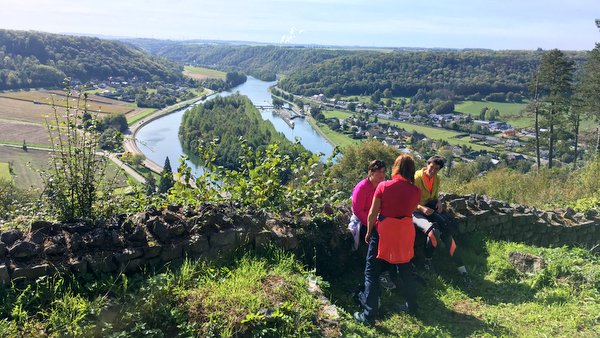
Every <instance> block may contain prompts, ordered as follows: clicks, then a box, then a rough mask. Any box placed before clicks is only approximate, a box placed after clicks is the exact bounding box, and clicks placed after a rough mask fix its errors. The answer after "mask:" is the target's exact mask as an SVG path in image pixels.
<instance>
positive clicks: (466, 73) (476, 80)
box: [278, 50, 584, 97]
mask: <svg viewBox="0 0 600 338" xmlns="http://www.w3.org/2000/svg"><path fill="white" fill-rule="evenodd" d="M542 54H543V52H524V51H479V50H475V51H427V52H406V51H400V52H393V53H364V52H363V53H358V52H357V53H353V54H350V55H344V56H340V57H338V58H335V59H331V60H326V61H324V62H322V63H320V64H318V65H316V66H314V67H310V68H303V69H297V70H294V71H293V72H290V74H288V75H287V76H286V77H284V78H283V79H282V80H281V81H280V83H279V84H278V86H279V87H280V88H282V89H284V90H286V91H289V92H292V93H294V94H299V95H315V94H320V93H323V94H325V95H326V96H330V97H332V96H334V95H335V94H340V95H371V94H373V93H375V92H376V91H378V90H379V91H380V92H383V91H384V90H386V89H388V90H390V91H391V93H392V94H393V95H394V96H413V95H415V94H416V93H417V91H418V90H419V89H423V90H434V89H443V90H448V91H450V92H453V93H454V94H455V95H462V96H464V95H473V94H476V93H479V94H480V95H488V94H491V93H508V92H514V93H519V92H521V93H523V92H526V91H527V85H528V83H529V82H530V80H531V76H532V74H533V73H534V71H535V70H536V68H537V66H538V64H539V62H540V60H541V56H542ZM571 57H572V58H574V59H575V60H577V61H582V60H583V57H584V54H583V53H575V54H572V55H571Z"/></svg>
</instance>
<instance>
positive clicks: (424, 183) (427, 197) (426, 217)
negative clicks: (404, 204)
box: [413, 156, 471, 286]
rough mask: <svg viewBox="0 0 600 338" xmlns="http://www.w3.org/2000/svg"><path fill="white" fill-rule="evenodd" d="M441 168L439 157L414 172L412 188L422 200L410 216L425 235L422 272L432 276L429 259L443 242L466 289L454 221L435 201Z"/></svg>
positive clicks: (431, 266)
mask: <svg viewBox="0 0 600 338" xmlns="http://www.w3.org/2000/svg"><path fill="white" fill-rule="evenodd" d="M443 167H444V159H443V158H442V157H440V156H433V157H431V158H430V159H429V160H427V166H426V167H425V168H423V169H420V170H418V171H417V172H416V173H415V185H416V186H417V187H419V189H420V190H421V199H420V201H419V205H417V208H416V209H415V212H414V213H413V222H414V224H415V226H416V227H417V228H418V229H419V230H420V231H422V232H423V233H424V234H425V241H426V243H425V263H424V268H425V270H428V271H430V272H431V273H434V268H433V263H432V260H431V259H432V257H433V254H434V251H435V250H436V248H438V247H440V245H439V244H440V242H443V243H444V244H445V247H446V249H447V250H448V253H449V254H450V256H451V257H452V259H453V260H454V262H455V263H456V265H457V266H458V272H459V273H460V274H461V276H463V279H464V282H465V284H466V285H467V286H469V285H470V284H471V280H470V278H469V275H468V274H467V268H466V267H465V265H464V263H463V261H462V259H461V257H460V252H458V245H457V244H456V241H455V240H454V234H455V233H456V231H457V226H456V222H455V221H454V218H453V217H452V216H450V215H449V214H448V213H446V212H443V210H442V204H441V202H440V201H439V199H438V193H439V190H440V178H439V176H438V175H437V173H438V172H439V171H440V169H442V168H443Z"/></svg>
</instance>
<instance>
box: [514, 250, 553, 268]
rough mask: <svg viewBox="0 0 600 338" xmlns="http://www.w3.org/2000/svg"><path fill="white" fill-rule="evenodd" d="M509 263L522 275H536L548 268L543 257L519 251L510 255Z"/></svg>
mask: <svg viewBox="0 0 600 338" xmlns="http://www.w3.org/2000/svg"><path fill="white" fill-rule="evenodd" d="M508 261H509V262H510V264H512V265H513V266H514V267H515V269H517V270H518V271H520V272H521V273H536V272H538V271H540V270H541V269H543V268H544V266H546V262H545V261H544V260H543V259H542V258H541V257H538V256H535V255H532V254H528V253H524V252H517V251H513V252H511V253H509V254H508Z"/></svg>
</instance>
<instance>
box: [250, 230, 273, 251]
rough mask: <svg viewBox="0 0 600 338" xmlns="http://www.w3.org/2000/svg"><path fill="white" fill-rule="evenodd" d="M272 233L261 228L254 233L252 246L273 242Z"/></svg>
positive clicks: (261, 245)
mask: <svg viewBox="0 0 600 338" xmlns="http://www.w3.org/2000/svg"><path fill="white" fill-rule="evenodd" d="M273 236H274V235H273V233H272V232H271V231H269V230H262V231H261V232H259V233H256V234H254V247H255V248H258V247H264V246H266V245H269V244H271V243H273Z"/></svg>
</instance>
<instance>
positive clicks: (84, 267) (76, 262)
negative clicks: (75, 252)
mask: <svg viewBox="0 0 600 338" xmlns="http://www.w3.org/2000/svg"><path fill="white" fill-rule="evenodd" d="M67 264H68V266H69V268H70V269H71V271H73V272H75V273H81V274H83V273H87V272H88V262H87V260H85V259H77V258H73V259H70V260H69V261H68V262H67Z"/></svg>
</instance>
